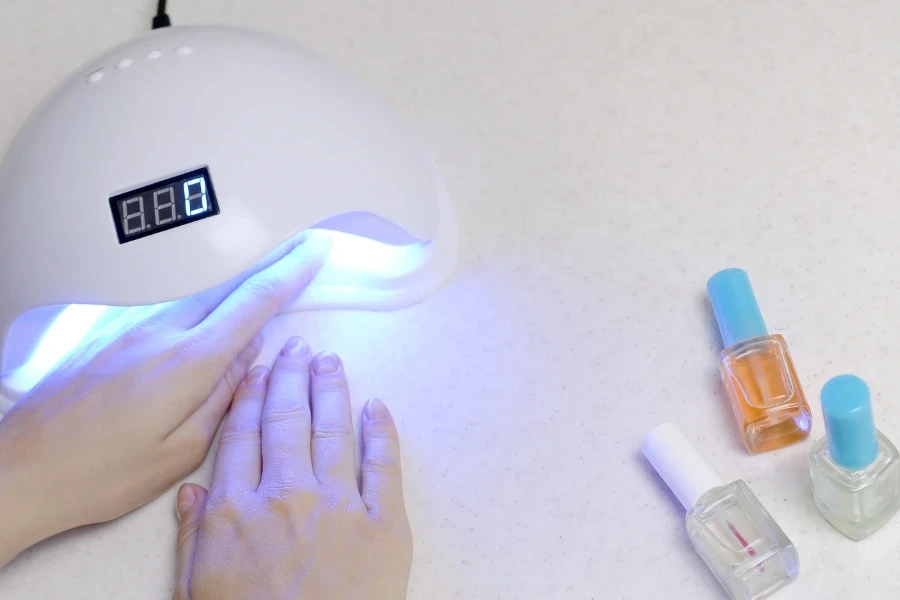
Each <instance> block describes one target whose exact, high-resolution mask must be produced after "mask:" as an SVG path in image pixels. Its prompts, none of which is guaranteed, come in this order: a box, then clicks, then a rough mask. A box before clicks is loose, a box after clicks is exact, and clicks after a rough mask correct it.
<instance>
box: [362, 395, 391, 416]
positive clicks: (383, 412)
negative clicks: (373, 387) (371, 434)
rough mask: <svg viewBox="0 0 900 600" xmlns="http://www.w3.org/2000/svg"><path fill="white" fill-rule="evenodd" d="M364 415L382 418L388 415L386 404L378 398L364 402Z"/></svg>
mask: <svg viewBox="0 0 900 600" xmlns="http://www.w3.org/2000/svg"><path fill="white" fill-rule="evenodd" d="M366 416H367V417H369V418H370V419H384V418H385V417H387V416H388V409H387V406H385V405H384V402H382V401H381V400H379V399H378V398H373V399H372V400H369V401H368V402H366Z"/></svg>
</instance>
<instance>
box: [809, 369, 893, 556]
mask: <svg viewBox="0 0 900 600" xmlns="http://www.w3.org/2000/svg"><path fill="white" fill-rule="evenodd" d="M822 412H823V413H824V415H825V432H826V435H825V437H824V438H822V439H821V440H819V441H818V442H816V445H815V446H813V448H812V450H811V451H810V454H809V471H810V474H811V475H812V484H813V495H814V496H815V500H816V506H817V507H818V508H819V511H821V513H822V515H823V516H824V517H825V519H826V520H827V521H828V522H829V523H831V524H832V525H833V526H834V528H835V529H837V530H838V531H840V532H841V533H843V534H844V535H846V536H847V537H848V538H850V539H851V540H861V539H863V538H864V537H867V536H869V535H871V534H872V533H874V532H875V531H877V530H878V529H880V528H881V527H882V526H883V525H884V524H885V523H887V522H888V521H889V520H890V519H891V517H893V516H894V514H896V512H897V509H898V508H900V467H898V458H900V457H898V454H897V448H895V447H894V445H893V444H892V443H891V441H890V440H889V439H887V437H885V436H884V434H882V433H881V432H880V431H878V430H877V429H875V420H874V418H873V417H872V403H871V398H870V395H869V386H867V385H866V382H865V381H863V380H862V379H860V378H859V377H856V376H854V375H839V376H838V377H835V378H833V379H831V380H829V381H828V383H826V384H825V387H823V388H822Z"/></svg>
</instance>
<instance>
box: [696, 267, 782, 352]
mask: <svg viewBox="0 0 900 600" xmlns="http://www.w3.org/2000/svg"><path fill="white" fill-rule="evenodd" d="M706 291H707V292H709V300H710V302H712V307H713V312H715V313H716V322H717V323H718V324H719V333H721V334H722V342H723V343H724V344H725V347H726V348H730V347H731V346H734V345H735V344H740V343H741V342H745V341H747V340H750V339H753V338H757V337H763V336H765V335H769V332H768V330H767V329H766V322H765V321H763V317H762V313H761V312H759V305H758V304H757V303H756V296H754V295H753V288H752V287H751V286H750V277H748V276H747V272H746V271H744V270H743V269H725V270H724V271H719V272H718V273H716V274H715V275H713V276H712V277H710V278H709V281H707V282H706Z"/></svg>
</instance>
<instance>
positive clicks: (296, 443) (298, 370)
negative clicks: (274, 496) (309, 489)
mask: <svg viewBox="0 0 900 600" xmlns="http://www.w3.org/2000/svg"><path fill="white" fill-rule="evenodd" d="M309 362H310V351H309V344H307V343H306V341H305V340H304V339H302V338H299V337H294V338H291V339H289V340H288V341H287V343H286V344H285V345H284V348H283V349H282V350H281V354H279V355H278V358H276V359H275V364H274V365H272V375H271V376H270V377H269V391H268V393H267V394H266V403H265V406H264V407H263V414H262V455H263V475H262V482H261V487H262V488H266V489H268V490H278V489H283V488H286V487H296V486H299V485H301V484H302V483H303V482H304V480H309V479H310V478H311V477H312V465H311V462H310V453H309V430H310V414H309Z"/></svg>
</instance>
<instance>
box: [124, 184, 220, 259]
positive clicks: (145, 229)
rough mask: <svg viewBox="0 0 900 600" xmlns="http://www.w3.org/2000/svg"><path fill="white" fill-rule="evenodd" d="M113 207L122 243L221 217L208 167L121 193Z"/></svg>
mask: <svg viewBox="0 0 900 600" xmlns="http://www.w3.org/2000/svg"><path fill="white" fill-rule="evenodd" d="M109 207H110V209H111V210H112V216H113V221H114V222H115V224H116V233H117V234H118V235H119V243H120V244H125V243H127V242H133V241H134V240H137V239H140V238H143V237H147V236H148V235H153V234H154V233H160V232H161V231H166V230H167V229H174V228H175V227H181V226H182V225H187V224H188V223H193V222H194V221H199V220H201V219H205V218H207V217H212V216H215V215H217V214H219V203H218V201H217V200H216V192H215V190H214V189H213V184H212V179H211V178H210V176H209V169H207V168H206V167H203V168H201V169H195V170H193V171H190V172H188V173H185V174H183V175H178V176H177V177H170V178H169V179H166V180H163V181H159V182H156V183H152V184H150V185H145V186H144V187H141V188H138V189H136V190H132V191H130V192H126V193H124V194H117V195H115V196H113V197H111V198H110V199H109Z"/></svg>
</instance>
